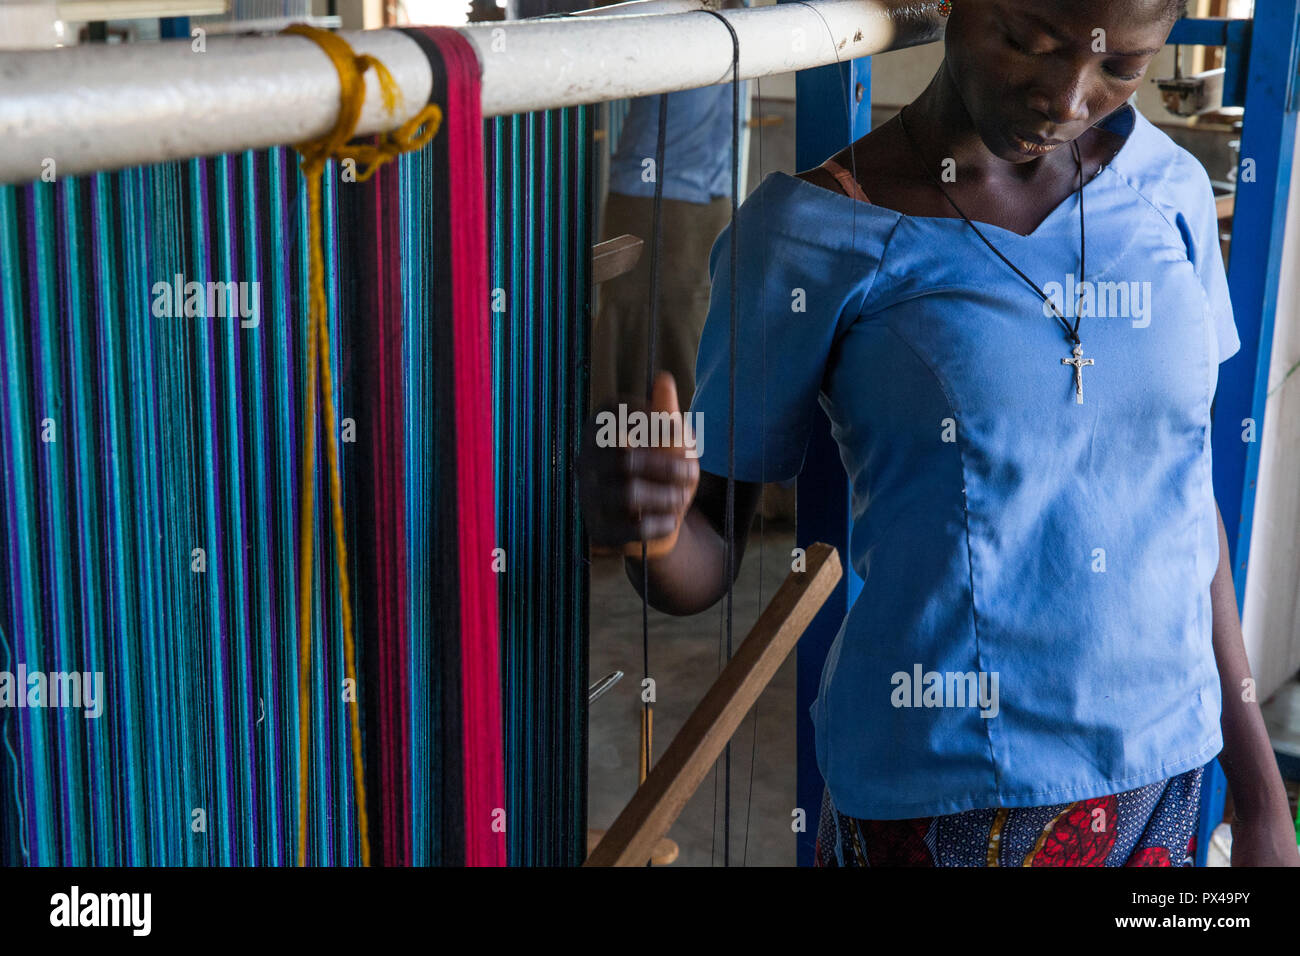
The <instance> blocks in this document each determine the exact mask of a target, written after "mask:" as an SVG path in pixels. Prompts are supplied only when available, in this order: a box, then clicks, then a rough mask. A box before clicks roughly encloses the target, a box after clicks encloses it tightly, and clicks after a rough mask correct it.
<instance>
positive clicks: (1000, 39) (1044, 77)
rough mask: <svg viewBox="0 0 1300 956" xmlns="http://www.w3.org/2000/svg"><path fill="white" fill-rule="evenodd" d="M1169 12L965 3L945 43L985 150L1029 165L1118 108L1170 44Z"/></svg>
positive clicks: (1066, 0)
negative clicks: (1166, 40) (1152, 61)
mask: <svg viewBox="0 0 1300 956" xmlns="http://www.w3.org/2000/svg"><path fill="white" fill-rule="evenodd" d="M1166 6H1167V4H1166V3H1165V2H1164V0H1088V2H1081V0H956V2H954V3H953V10H952V15H951V16H950V17H949V21H948V25H947V30H946V37H945V41H944V42H945V47H946V62H947V69H948V71H949V75H950V77H951V80H952V82H953V83H954V85H955V86H956V88H957V91H958V94H959V95H960V97H961V99H962V102H963V103H964V105H965V106H966V110H967V112H968V113H969V114H970V117H971V120H972V122H973V123H974V125H975V129H976V130H978V131H979V134H980V138H981V139H982V140H983V141H984V145H985V146H987V147H988V149H989V151H990V152H992V153H993V154H994V155H995V156H998V157H999V158H1001V159H1005V160H1007V161H1009V162H1017V163H1019V162H1025V161H1027V160H1030V159H1033V158H1035V157H1037V156H1042V155H1045V154H1046V153H1050V152H1052V151H1053V150H1054V149H1056V148H1059V146H1061V145H1064V144H1066V143H1068V142H1069V141H1070V140H1072V139H1074V138H1076V137H1077V136H1079V135H1080V134H1082V133H1083V132H1084V131H1085V130H1086V129H1087V128H1088V127H1089V126H1091V125H1093V124H1094V123H1096V122H1098V121H1099V120H1101V119H1102V118H1103V117H1105V116H1106V115H1107V114H1109V113H1111V112H1113V111H1114V110H1116V109H1118V108H1119V107H1120V106H1121V105H1122V104H1123V103H1124V102H1125V100H1127V99H1128V98H1129V96H1130V94H1132V93H1133V91H1134V90H1136V89H1137V87H1138V85H1139V84H1140V83H1141V82H1142V80H1143V79H1144V77H1145V73H1146V67H1147V65H1148V64H1149V63H1150V61H1151V58H1152V57H1154V56H1155V54H1156V53H1157V52H1159V50H1160V49H1161V47H1163V45H1164V42H1165V39H1166V38H1167V37H1168V36H1169V30H1170V28H1171V27H1172V26H1173V20H1171V19H1169V18H1167V17H1166V16H1165V9H1166ZM1044 141H1046V142H1044Z"/></svg>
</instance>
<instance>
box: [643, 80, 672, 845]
mask: <svg viewBox="0 0 1300 956" xmlns="http://www.w3.org/2000/svg"><path fill="white" fill-rule="evenodd" d="M667 131H668V94H667V93H660V94H659V133H658V138H657V140H656V142H655V170H654V172H655V196H654V225H653V226H652V239H651V243H652V249H651V252H650V331H649V339H650V341H649V344H648V346H647V348H646V370H645V399H646V405H647V407H648V406H649V405H650V402H651V401H652V400H653V398H654V373H655V343H656V342H657V340H658V337H659V262H660V259H661V258H662V257H663V251H664V230H663V205H664V176H663V171H664V140H665V138H666V136H667ZM640 517H641V516H640V515H639V514H638V515H637V518H638V520H639V519H640ZM649 592H650V566H649V561H648V556H647V554H646V539H645V532H644V531H641V670H642V677H643V680H642V683H641V694H642V696H643V698H644V697H645V691H646V684H645V681H647V680H649V679H650V607H649V599H648V598H647V595H648V594H649ZM641 721H642V723H641V726H642V728H643V729H642V733H644V734H645V757H644V760H645V763H644V764H643V765H642V767H641V769H642V770H643V771H644V772H645V773H646V774H647V775H648V774H649V773H650V764H651V763H652V762H653V755H652V754H651V753H650V749H651V744H652V741H651V738H650V701H649V699H648V698H647V699H643V700H642V702H641ZM653 862H654V861H653V859H650V860H647V861H646V866H651V865H653Z"/></svg>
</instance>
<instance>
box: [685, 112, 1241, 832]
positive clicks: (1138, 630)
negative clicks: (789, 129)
mask: <svg viewBox="0 0 1300 956" xmlns="http://www.w3.org/2000/svg"><path fill="white" fill-rule="evenodd" d="M1102 125H1104V126H1106V127H1107V128H1109V129H1112V130H1114V131H1115V132H1117V133H1119V134H1120V135H1122V136H1124V137H1125V142H1124V145H1123V147H1122V148H1121V150H1120V151H1119V153H1118V154H1117V155H1116V156H1115V157H1114V158H1113V159H1112V160H1111V162H1110V163H1109V164H1108V165H1107V166H1105V167H1104V168H1103V169H1102V170H1101V171H1100V172H1099V173H1098V174H1097V175H1096V176H1094V177H1093V178H1092V179H1091V180H1089V181H1088V182H1087V183H1086V185H1085V186H1084V189H1083V197H1084V211H1085V214H1086V238H1087V256H1086V265H1087V274H1086V276H1085V277H1084V278H1085V279H1086V280H1087V282H1088V283H1095V285H1091V286H1087V285H1085V286H1079V285H1078V282H1079V275H1078V273H1079V210H1078V203H1079V199H1078V196H1077V195H1075V194H1073V193H1072V194H1071V195H1070V196H1069V197H1068V198H1067V199H1066V200H1065V201H1063V202H1062V203H1061V204H1060V205H1059V206H1058V207H1057V208H1056V209H1054V210H1053V211H1052V212H1051V213H1050V214H1049V215H1048V217H1047V218H1046V219H1045V220H1044V221H1043V222H1042V223H1041V224H1040V225H1039V226H1038V227H1037V228H1036V229H1035V230H1034V231H1033V232H1032V233H1030V234H1029V235H1026V236H1021V235H1019V234H1018V233H1015V232H1012V231H1011V230H1008V229H1003V228H1000V227H998V226H994V225H983V224H980V228H981V230H982V231H983V232H984V234H985V235H986V236H988V238H989V241H990V242H992V243H993V244H994V245H996V246H997V247H998V248H999V249H1001V250H1002V252H1003V254H1004V255H1006V256H1007V257H1008V258H1009V259H1010V260H1011V261H1012V262H1014V263H1015V264H1016V265H1017V266H1018V267H1019V268H1020V269H1021V270H1022V271H1023V272H1025V273H1026V274H1027V275H1028V276H1029V277H1030V278H1031V279H1033V280H1034V281H1035V282H1036V283H1037V284H1038V285H1039V286H1040V287H1043V288H1044V290H1045V292H1047V293H1048V294H1049V295H1052V297H1053V298H1054V299H1055V301H1056V302H1057V304H1058V305H1059V306H1060V307H1061V309H1062V311H1063V312H1065V313H1066V317H1067V318H1068V319H1070V321H1071V324H1073V321H1074V317H1075V315H1079V314H1082V315H1083V318H1082V320H1081V322H1080V327H1079V336H1080V338H1081V340H1082V344H1083V358H1084V359H1085V360H1086V359H1092V360H1093V362H1094V364H1092V365H1086V366H1084V367H1082V369H1081V370H1080V371H1079V373H1078V374H1079V375H1081V377H1082V386H1083V403H1082V404H1079V403H1078V401H1077V397H1076V372H1075V368H1074V367H1073V366H1071V365H1066V364H1063V363H1062V359H1064V358H1069V357H1071V343H1070V342H1068V341H1067V340H1066V338H1065V334H1064V332H1063V330H1062V329H1061V327H1060V324H1059V323H1058V321H1057V320H1056V319H1055V318H1054V317H1052V316H1051V314H1050V313H1045V311H1044V309H1045V306H1044V303H1043V301H1042V300H1041V298H1039V296H1038V295H1037V294H1036V293H1035V292H1034V291H1033V290H1031V289H1030V288H1029V287H1028V286H1027V285H1025V283H1024V282H1023V281H1022V280H1021V279H1020V278H1019V277H1017V276H1016V275H1015V273H1013V272H1012V271H1011V270H1010V269H1008V268H1007V266H1006V265H1005V264H1004V263H1003V262H1002V261H1001V260H1000V259H998V258H997V257H996V256H995V255H994V254H993V253H992V251H990V250H989V249H988V247H987V246H985V245H984V243H983V242H982V241H981V240H980V239H979V237H978V236H976V235H975V233H974V232H973V231H972V230H971V228H970V227H969V226H967V225H966V223H965V222H963V221H962V220H961V219H949V218H939V217H925V216H907V215H903V214H901V213H898V212H896V211H893V210H890V209H886V208H882V207H879V206H874V205H870V204H868V203H864V202H860V201H858V200H854V199H851V198H849V197H848V196H846V195H843V194H840V193H835V192H831V191H830V190H827V189H823V188H821V187H819V186H815V185H813V184H811V183H807V182H804V181H803V180H800V179H796V178H794V177H793V176H790V175H787V174H785V173H779V172H778V173H772V174H770V175H768V176H767V177H766V178H765V179H764V180H763V181H762V183H760V185H759V186H758V187H757V189H755V191H754V192H753V193H752V194H751V195H750V196H749V197H748V198H747V199H746V200H745V202H744V203H743V204H742V206H741V207H740V209H739V212H738V216H737V230H738V235H739V245H738V257H739V270H738V280H737V291H738V294H739V331H738V335H737V338H738V345H737V357H736V365H737V373H736V406H735V407H736V438H735V475H736V478H737V479H739V480H744V481H777V480H785V479H788V478H791V477H794V476H795V475H797V474H798V473H799V471H800V470H801V469H802V467H803V461H804V453H805V450H806V447H807V442H808V435H809V428H810V426H811V424H812V422H813V416H814V414H815V413H816V406H817V405H818V404H820V405H821V407H822V408H823V409H824V410H825V412H826V414H827V416H828V418H829V420H830V422H831V427H832V434H833V435H834V437H835V440H836V442H837V444H838V446H839V450H840V458H841V461H842V462H843V464H844V467H845V470H846V471H847V473H848V477H849V479H850V482H851V487H852V516H853V526H852V530H851V535H850V545H849V552H850V553H849V560H850V561H851V562H852V564H853V567H854V568H855V569H856V571H857V572H858V574H859V575H860V576H861V577H862V579H863V587H862V591H861V593H860V595H859V596H858V598H857V599H856V601H855V602H854V604H853V606H852V608H851V609H850V611H849V613H848V615H847V616H846V617H845V619H844V622H843V624H842V626H841V628H840V631H839V634H838V636H837V637H836V639H835V642H834V644H833V645H832V647H831V649H830V653H829V656H828V658H827V660H826V665H825V668H824V670H823V672H822V679H821V687H820V692H819V695H818V699H817V701H816V703H815V704H814V705H813V707H812V717H813V721H814V724H815V726H816V734H817V762H818V766H819V767H820V769H821V772H822V774H823V776H824V777H825V779H826V782H827V786H828V787H829V789H830V793H831V797H832V799H833V800H834V802H835V805H836V807H837V808H838V809H839V810H840V811H841V812H842V813H846V814H849V815H852V816H857V817H864V818H876V819H899V818H906V817H920V816H930V815H937V814H947V813H957V812H960V811H963V810H970V809H974V808H979V807H992V806H1003V807H1019V806H1037V805H1044V804H1054V803H1064V802H1068V801H1073V800H1080V799H1086V798H1089V797H1096V796H1102V795H1105V794H1109V793H1116V792H1120V791H1123V790H1129V789H1133V788H1136V787H1139V786H1142V785H1144V784H1148V783H1152V782H1154V781H1157V780H1160V779H1163V778H1165V777H1169V776H1172V775H1174V774H1178V773H1181V772H1183V771H1185V770H1188V769H1191V768H1192V767H1196V766H1199V765H1201V764H1204V763H1206V762H1208V761H1209V760H1210V759H1211V758H1212V757H1214V756H1215V754H1217V753H1218V752H1219V750H1220V749H1221V748H1222V738H1221V735H1220V729H1219V716H1220V705H1221V700H1220V692H1219V678H1218V672H1217V668H1216V665H1215V659H1214V653H1213V648H1212V646H1211V614H1210V590H1209V589H1210V581H1211V579H1212V578H1213V576H1214V573H1215V569H1216V568H1217V566H1218V558H1219V548H1218V524H1217V520H1216V518H1215V507H1214V493H1213V488H1212V484H1211V477H1210V460H1211V452H1210V403H1211V401H1212V399H1213V397H1214V392H1215V388H1216V385H1217V382H1218V364H1219V362H1221V361H1223V360H1225V359H1227V358H1228V357H1230V356H1231V355H1233V354H1234V353H1235V352H1236V351H1237V349H1238V348H1239V346H1240V342H1239V340H1238V338H1237V332H1236V328H1235V326H1234V323H1233V318H1232V304H1231V302H1230V300H1229V298H1228V287H1227V281H1226V276H1225V274H1224V268H1223V260H1222V257H1221V255H1220V251H1219V241H1218V224H1217V218H1216V212H1215V205H1214V197H1213V192H1212V189H1211V186H1210V182H1209V177H1208V176H1207V175H1206V172H1205V170H1204V168H1203V167H1202V166H1201V164H1200V163H1199V162H1198V161H1197V160H1196V159H1195V158H1193V157H1192V156H1191V155H1190V154H1189V153H1187V152H1186V151H1185V150H1183V149H1182V148H1180V147H1178V146H1177V145H1175V144H1174V143H1173V141H1172V140H1170V139H1169V137H1168V136H1166V135H1165V134H1164V133H1163V132H1161V131H1160V130H1159V129H1157V128H1156V127H1155V126H1153V125H1152V124H1151V123H1150V122H1149V121H1148V120H1147V119H1146V118H1145V117H1143V116H1142V115H1141V114H1140V113H1138V112H1137V111H1136V110H1135V109H1133V108H1132V107H1131V106H1127V105H1126V106H1125V107H1122V108H1121V109H1120V110H1118V111H1116V112H1115V113H1113V114H1111V116H1110V117H1108V118H1107V119H1106V120H1105V121H1104V122H1103V124H1102ZM732 237H733V231H732V227H731V226H730V225H728V226H727V228H726V229H724V230H723V232H722V233H721V235H719V236H718V238H717V240H716V241H715V242H714V245H713V247H712V250H711V253H710V256H709V269H710V274H711V276H712V281H713V286H712V293H711V298H710V304H709V312H708V317H707V320H706V323H705V326H704V330H703V334H702V338H701V342H700V348H699V354H698V358H697V363H696V380H697V384H696V392H695V397H694V401H693V403H692V406H691V409H690V411H691V412H692V413H694V414H695V415H698V416H701V417H700V418H698V419H695V420H698V421H700V422H701V424H702V426H703V433H702V435H701V440H700V464H701V467H702V468H703V470H705V471H708V472H711V473H713V474H717V475H724V476H725V475H726V474H727V452H728V449H727V418H728V369H727V362H728V341H729V322H730V297H731V291H732V290H731V287H730V279H729V257H730V247H731V241H732ZM1050 283H1055V284H1056V285H1055V286H1053V285H1050ZM1081 288H1083V289H1089V290H1090V291H1091V293H1095V294H1085V295H1084V296H1083V297H1082V298H1080V299H1077V300H1076V298H1075V293H1076V291H1077V290H1079V289H1081ZM1076 301H1078V302H1079V309H1078V311H1077V312H1076V311H1075V310H1074V303H1075V302H1076ZM1067 310H1068V311H1067Z"/></svg>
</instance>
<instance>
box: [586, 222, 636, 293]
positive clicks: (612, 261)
mask: <svg viewBox="0 0 1300 956" xmlns="http://www.w3.org/2000/svg"><path fill="white" fill-rule="evenodd" d="M644 246H645V243H644V241H642V240H641V239H638V238H637V237H636V236H631V235H627V234H626V233H625V234H624V235H621V236H615V237H614V238H613V239H606V240H605V241H604V242H598V243H596V244H595V245H594V246H592V247H591V282H592V285H598V284H600V283H601V282H606V281H608V280H610V279H612V278H614V276H621V275H622V274H623V273H625V272H631V271H632V270H633V269H634V268H636V263H637V260H638V259H640V258H641V250H642V248H643V247H644Z"/></svg>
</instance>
